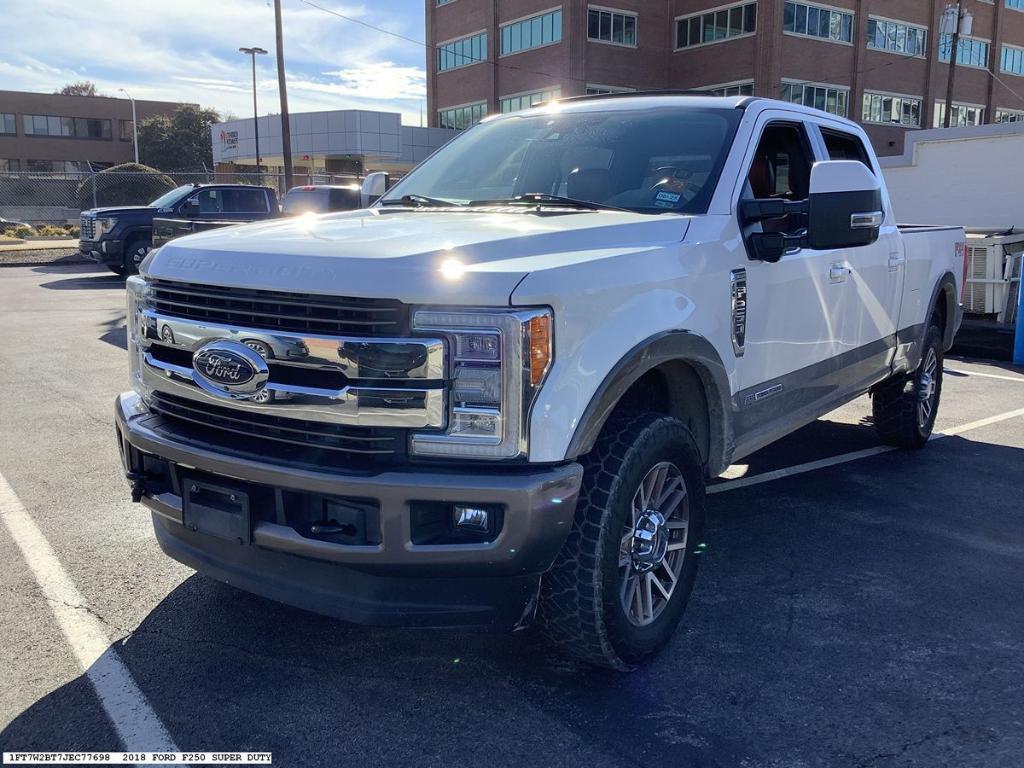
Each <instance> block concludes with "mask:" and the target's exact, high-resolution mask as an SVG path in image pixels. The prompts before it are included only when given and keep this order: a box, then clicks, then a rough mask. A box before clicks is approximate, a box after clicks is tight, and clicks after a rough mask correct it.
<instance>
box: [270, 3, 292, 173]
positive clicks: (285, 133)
mask: <svg viewBox="0 0 1024 768" xmlns="http://www.w3.org/2000/svg"><path fill="white" fill-rule="evenodd" d="M274 26H275V28H276V33H277V87H278V90H279V91H280V93H281V150H282V152H283V154H284V189H282V190H281V191H282V192H287V191H288V190H289V189H291V188H292V186H293V184H292V182H293V178H292V130H291V125H289V122H288V86H287V85H286V84H285V80H284V34H283V32H282V25H281V0H274Z"/></svg>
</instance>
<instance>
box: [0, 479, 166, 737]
mask: <svg viewBox="0 0 1024 768" xmlns="http://www.w3.org/2000/svg"><path fill="white" fill-rule="evenodd" d="M0 520H3V523H4V525H5V526H6V528H7V530H8V531H9V532H10V534H11V536H12V537H13V538H14V543H15V544H17V545H18V549H19V550H21V554H22V557H24V558H25V562H26V563H27V564H28V567H29V569H31V571H32V574H33V576H35V578H36V582H37V583H38V584H39V588H40V590H41V591H42V593H43V596H44V597H45V598H46V601H47V602H48V603H49V604H50V609H51V610H52V611H53V615H54V617H55V618H56V619H57V624H58V625H59V626H60V629H61V631H62V632H63V633H64V637H65V638H67V641H68V644H69V645H70V646H71V649H72V650H73V651H74V654H75V656H76V658H77V659H78V663H79V664H81V665H82V669H83V671H84V672H85V674H86V677H88V678H89V682H90V683H92V687H93V688H94V689H95V690H96V695H97V696H98V697H99V700H100V703H101V704H102V705H103V709H104V711H105V712H106V713H107V716H108V717H109V718H110V720H111V722H112V723H113V724H114V728H115V729H116V730H117V735H118V736H119V737H120V739H121V742H122V744H123V745H124V748H125V749H126V750H128V751H147V752H156V751H160V752H177V751H179V750H178V748H177V747H176V746H175V745H174V741H173V740H172V739H171V736H170V734H169V733H168V732H167V729H166V728H165V727H164V725H163V723H161V722H160V719H159V718H158V717H157V715H156V713H155V712H154V711H153V708H152V707H151V706H150V705H149V702H148V701H146V697H145V696H144V695H143V693H142V691H141V690H139V687H138V685H136V684H135V680H133V679H132V676H131V673H130V672H129V671H128V668H127V667H125V665H124V663H123V662H122V661H121V659H120V658H119V657H118V655H117V652H116V651H115V650H114V649H113V648H112V647H111V645H110V639H109V638H108V637H107V633H106V632H105V631H104V628H103V625H102V624H101V623H100V621H99V619H97V618H96V617H95V616H94V615H93V614H91V613H89V608H88V605H87V603H86V602H85V598H84V597H82V594H81V593H80V592H79V591H78V589H77V588H76V587H75V585H74V583H72V581H71V579H70V577H69V576H68V574H67V572H66V571H65V570H64V568H63V566H61V564H60V561H59V560H57V556H56V554H54V551H53V548H52V547H51V546H50V543H49V542H48V541H47V540H46V537H45V536H43V533H42V531H40V530H39V527H38V526H37V525H36V524H35V521H33V520H32V517H31V516H30V515H29V513H28V511H27V510H26V509H25V507H24V506H23V505H22V503H21V501H20V499H18V497H17V495H16V494H15V493H14V490H13V489H12V488H11V486H10V485H9V484H8V482H7V480H6V479H5V478H4V476H3V475H2V474H0Z"/></svg>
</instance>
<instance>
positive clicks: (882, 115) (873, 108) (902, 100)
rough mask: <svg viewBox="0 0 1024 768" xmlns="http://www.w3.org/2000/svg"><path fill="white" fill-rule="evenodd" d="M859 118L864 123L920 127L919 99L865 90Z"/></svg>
mask: <svg viewBox="0 0 1024 768" xmlns="http://www.w3.org/2000/svg"><path fill="white" fill-rule="evenodd" d="M861 119H862V120H863V121H864V122H865V123H891V124H894V125H903V126H906V127H908V128H920V127H921V99H919V98H916V97H913V96H894V95H892V94H888V93H871V92H870V91H865V93H864V112H863V113H862V115H861Z"/></svg>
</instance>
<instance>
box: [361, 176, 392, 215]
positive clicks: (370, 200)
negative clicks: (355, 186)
mask: <svg viewBox="0 0 1024 768" xmlns="http://www.w3.org/2000/svg"><path fill="white" fill-rule="evenodd" d="M390 178H391V177H390V176H388V174H386V173H384V172H382V171H377V172H376V173H371V174H368V175H367V176H366V178H365V179H363V186H362V188H361V189H360V190H359V203H360V205H361V206H362V207H363V208H367V207H369V206H371V205H373V204H374V203H376V202H377V201H378V200H379V199H380V198H381V197H382V196H383V195H384V193H385V192H387V191H388V186H389V182H390Z"/></svg>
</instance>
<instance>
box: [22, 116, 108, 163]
mask: <svg viewBox="0 0 1024 768" xmlns="http://www.w3.org/2000/svg"><path fill="white" fill-rule="evenodd" d="M21 121H22V129H23V130H24V133H25V135H26V136H59V137H63V138H72V139H102V140H105V141H109V140H110V124H111V121H110V120H101V119H98V118H92V117H54V116H53V115H22V116H21ZM30 162H31V161H30Z"/></svg>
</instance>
